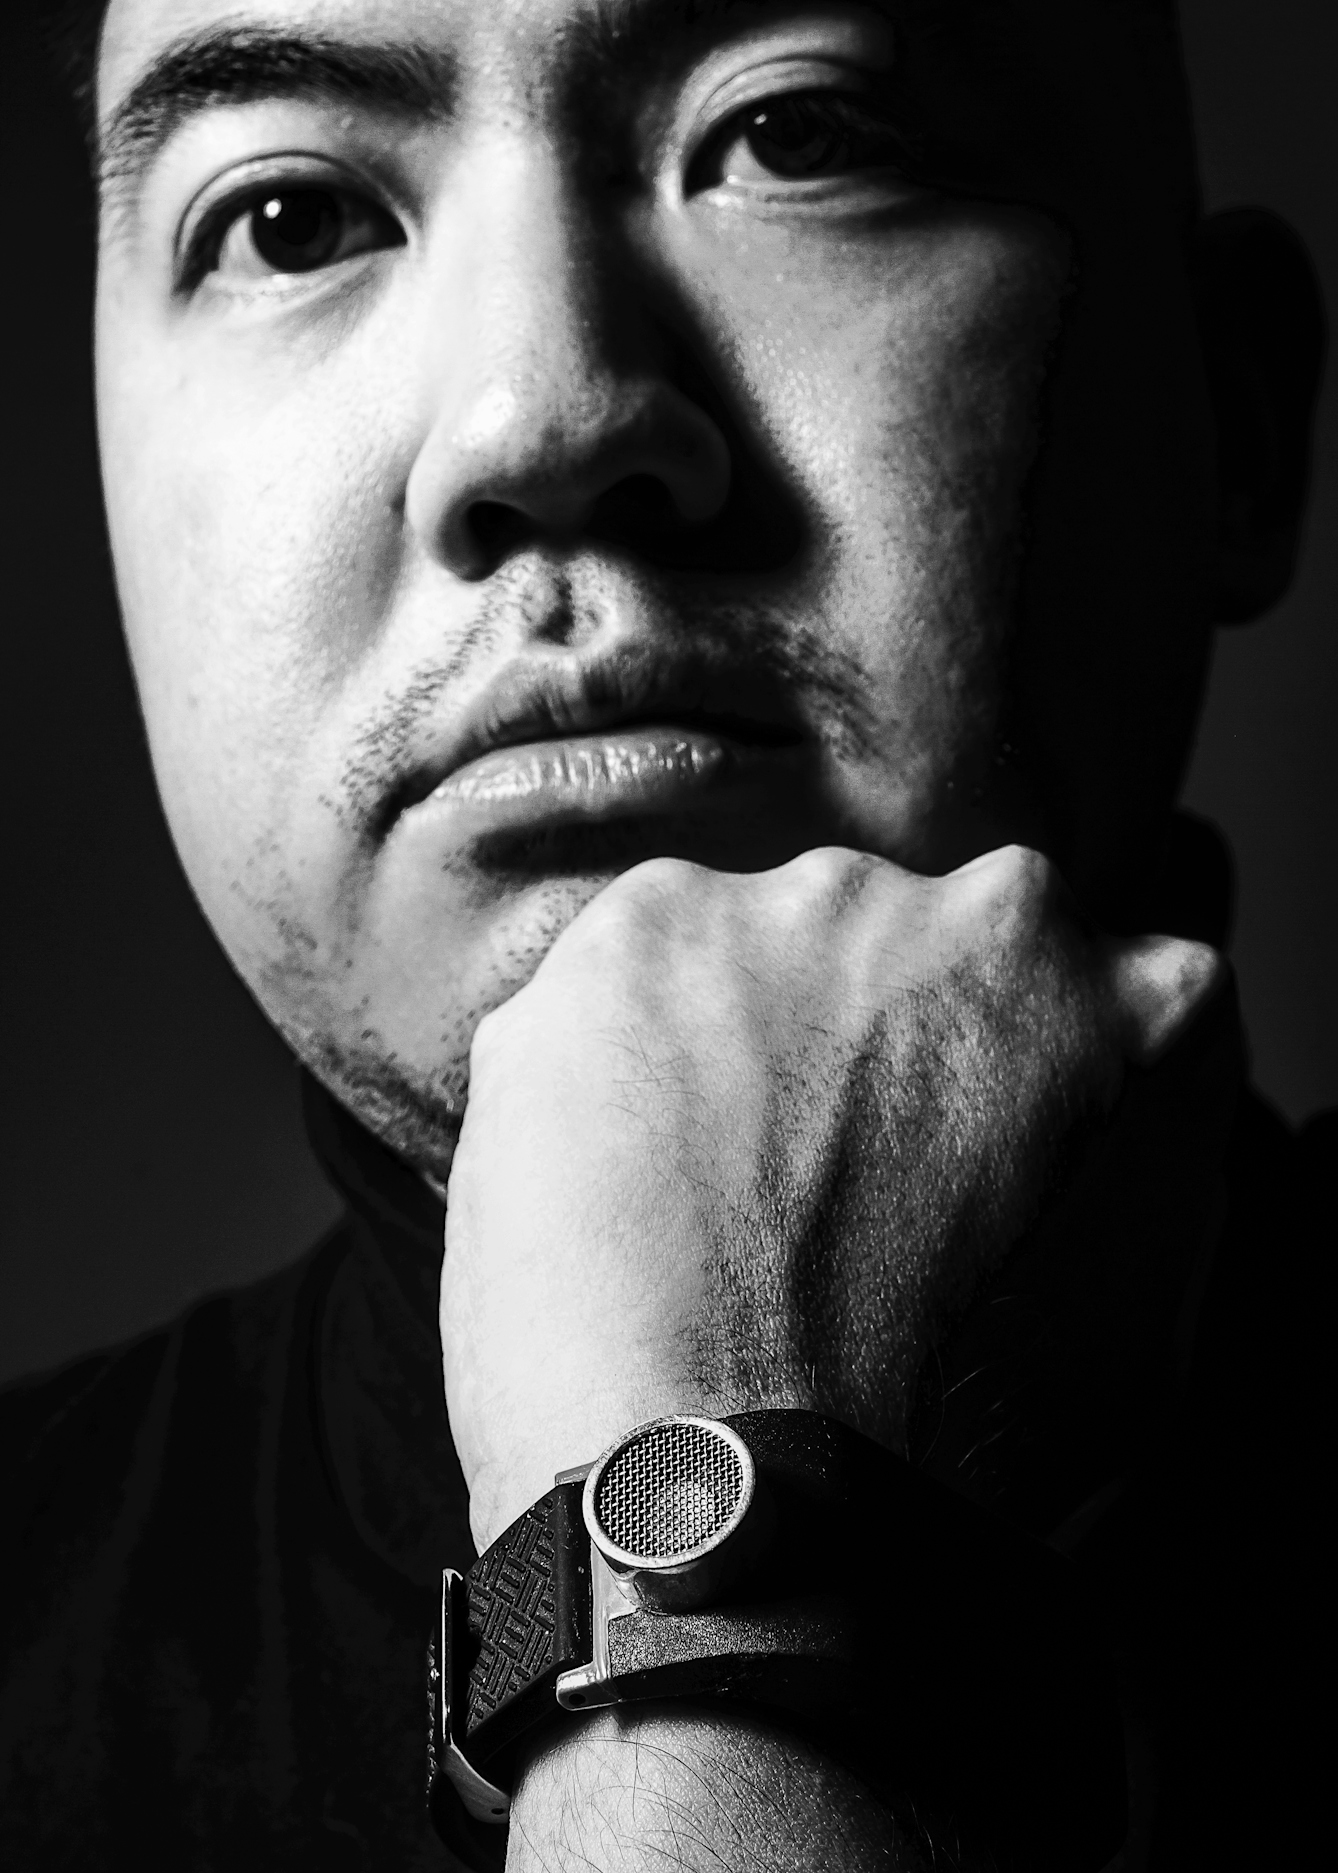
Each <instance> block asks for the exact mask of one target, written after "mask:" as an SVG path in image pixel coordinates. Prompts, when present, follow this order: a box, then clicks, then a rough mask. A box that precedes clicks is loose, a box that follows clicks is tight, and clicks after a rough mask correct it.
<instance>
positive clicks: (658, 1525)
mask: <svg viewBox="0 0 1338 1873" xmlns="http://www.w3.org/2000/svg"><path fill="white" fill-rule="evenodd" d="M751 1470H752V1462H751V1459H750V1458H749V1457H748V1454H747V1451H746V1449H745V1448H744V1446H743V1445H742V1444H741V1443H740V1442H739V1440H738V1439H737V1438H736V1437H735V1436H734V1435H733V1434H732V1433H731V1432H730V1431H729V1430H728V1429H727V1428H726V1426H724V1425H717V1424H714V1423H712V1422H711V1421H710V1420H709V1419H702V1418H664V1419H660V1420H659V1421H658V1422H656V1423H654V1424H647V1425H642V1426H641V1427H640V1429H639V1430H636V1431H633V1433H632V1435H631V1436H630V1437H628V1438H626V1439H625V1440H624V1441H623V1442H622V1443H621V1444H618V1445H616V1446H615V1447H614V1449H613V1450H612V1451H611V1452H610V1453H609V1455H608V1457H607V1458H606V1459H605V1460H604V1461H603V1463H602V1464H601V1465H600V1466H599V1472H598V1474H597V1475H596V1476H595V1477H594V1478H593V1479H592V1481H593V1483H594V1489H593V1492H592V1498H591V1508H592V1510H593V1519H594V1523H595V1528H592V1530H591V1532H592V1533H596V1530H597V1531H598V1535H602V1536H603V1537H604V1539H605V1541H607V1542H608V1543H609V1544H611V1545H612V1546H613V1547H614V1548H617V1549H619V1550H620V1551H621V1554H622V1556H623V1557H625V1558H626V1559H627V1560H629V1561H634V1562H638V1563H641V1564H643V1565H647V1566H654V1565H655V1564H656V1563H657V1562H658V1563H659V1564H660V1565H663V1564H664V1563H666V1562H672V1561H674V1560H676V1559H678V1558H680V1557H682V1556H685V1555H689V1554H692V1553H693V1552H695V1551H696V1550H698V1549H700V1548H702V1547H704V1546H708V1545H709V1544H711V1543H713V1542H714V1541H715V1540H716V1539H718V1538H719V1537H722V1536H723V1535H725V1534H726V1533H727V1532H728V1531H729V1529H730V1528H731V1527H732V1525H733V1524H734V1523H735V1521H736V1520H737V1519H738V1517H739V1516H740V1514H741V1513H742V1511H743V1510H744V1509H746V1507H747V1505H748V1500H749V1499H750V1498H751V1495H752V1475H751ZM598 1535H597V1538H598ZM601 1545H603V1544H602V1543H601Z"/></svg>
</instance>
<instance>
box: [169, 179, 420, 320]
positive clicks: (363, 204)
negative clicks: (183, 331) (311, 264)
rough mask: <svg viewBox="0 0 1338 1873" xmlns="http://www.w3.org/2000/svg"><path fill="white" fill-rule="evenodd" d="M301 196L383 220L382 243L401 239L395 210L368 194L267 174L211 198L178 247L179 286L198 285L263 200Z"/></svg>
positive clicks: (294, 273)
mask: <svg viewBox="0 0 1338 1873" xmlns="http://www.w3.org/2000/svg"><path fill="white" fill-rule="evenodd" d="M301 196H308V197H311V196H328V197H329V198H331V199H332V200H333V201H334V202H336V203H337V204H339V206H340V207H341V208H342V210H343V211H344V213H345V215H346V216H349V215H351V216H352V217H353V218H355V219H356V218H359V217H362V218H370V219H372V220H374V221H377V222H379V223H381V224H382V226H383V228H384V230H385V231H386V233H387V235H388V238H387V239H386V240H385V242H384V245H385V246H388V247H389V246H400V245H402V244H403V241H404V233H403V230H402V229H401V228H400V226H399V223H398V221H397V220H396V219H395V216H394V215H393V214H392V213H391V211H390V210H389V209H388V208H385V207H383V206H382V205H381V203H379V202H378V201H376V200H375V199H374V198H373V197H372V196H370V195H367V194H365V193H364V192H362V191H361V190H358V189H354V188H349V187H347V186H345V185H341V184H340V183H339V182H337V181H336V180H334V179H333V178H330V179H326V178H324V177H311V176H304V177H300V178H299V177H281V176H280V177H271V178H269V179H267V180H265V181H262V182H257V183H254V184H253V185H252V186H251V187H249V188H247V189H246V190H244V191H242V192H240V193H238V194H234V195H230V196H229V197H227V198H226V199H225V200H223V201H220V202H218V203H216V204H214V206H212V207H211V208H209V209H208V210H207V211H206V213H205V214H204V215H203V216H202V217H201V219H200V222H199V223H198V225H197V226H196V228H195V229H194V230H193V231H192V233H191V234H190V235H189V237H188V238H187V240H186V242H185V244H184V247H183V250H182V254H181V259H180V262H179V266H178V272H177V287H178V290H179V291H181V292H191V291H193V290H194V289H195V288H196V287H198V286H199V285H200V283H201V281H202V280H203V279H204V278H205V276H206V275H207V274H209V273H212V272H215V271H216V270H217V268H218V266H219V262H220V259H221V256H222V252H223V248H224V245H225V243H226V241H227V239H228V237H229V235H230V234H231V233H232V231H233V230H234V229H235V228H237V227H239V226H240V225H241V223H242V222H244V221H246V220H247V219H248V218H250V217H251V216H253V215H255V214H256V212H257V211H258V210H259V209H261V208H263V206H264V205H265V204H266V203H267V202H271V201H278V200H282V199H283V198H285V197H288V198H293V197H301ZM362 251H368V250H367V249H364V250H362ZM327 264H328V263H327ZM323 270H324V269H323V268H305V269H303V268H294V269H292V270H291V272H287V273H285V272H284V271H283V270H282V269H278V268H276V269H275V274H274V277H276V278H280V279H282V278H299V277H301V275H302V274H303V273H304V272H315V271H323Z"/></svg>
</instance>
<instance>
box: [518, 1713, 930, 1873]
mask: <svg viewBox="0 0 1338 1873" xmlns="http://www.w3.org/2000/svg"><path fill="white" fill-rule="evenodd" d="M921 1864H922V1855H921V1852H920V1849H919V1847H918V1846H917V1845H916V1844H915V1842H914V1841H913V1840H912V1839H911V1838H910V1837H909V1835H908V1834H907V1833H906V1832H904V1831H903V1830H902V1828H901V1827H899V1825H898V1823H897V1820H896V1819H895V1818H894V1816H893V1814H892V1813H891V1811H890V1810H889V1809H888V1808H887V1807H885V1806H884V1805H883V1804H882V1803H880V1802H879V1801H877V1800H875V1798H874V1797H873V1796H872V1795H871V1794H870V1793H869V1791H868V1790H867V1789H866V1788H865V1787H864V1786H863V1785H862V1784H861V1783H860V1782H859V1781H857V1780H856V1778H855V1777H854V1776H852V1775H850V1774H849V1773H847V1772H846V1771H845V1770H844V1769H842V1768H840V1767H839V1766H838V1765H836V1764H835V1763H833V1762H831V1761H830V1760H829V1759H828V1758H826V1757H824V1756H821V1755H819V1754H818V1753H817V1752H816V1751H815V1750H814V1749H812V1748H810V1747H809V1746H808V1745H807V1744H806V1743H805V1742H803V1741H802V1740H800V1739H799V1738H797V1737H794V1736H791V1735H789V1734H787V1733H786V1732H785V1731H783V1730H781V1729H779V1728H773V1727H772V1726H771V1725H769V1724H767V1723H766V1722H764V1721H761V1720H754V1719H748V1718H741V1717H739V1716H737V1715H733V1714H731V1715H729V1716H725V1715H719V1714H717V1713H715V1712H709V1711H705V1710H702V1709H700V1708H692V1707H688V1706H682V1707H679V1706H668V1705H656V1706H642V1707H640V1708H638V1709H634V1710H628V1709H623V1710H622V1711H606V1712H601V1713H599V1714H597V1715H595V1716H592V1717H591V1718H589V1719H588V1720H586V1722H584V1723H583V1724H582V1725H580V1726H579V1727H574V1728H572V1729H570V1730H568V1731H566V1732H564V1733H563V1734H562V1735H561V1736H559V1737H557V1738H554V1739H552V1740H550V1741H548V1742H547V1743H546V1744H545V1746H544V1747H543V1748H542V1749H541V1750H540V1751H539V1752H537V1753H536V1755H535V1757H534V1759H533V1760H532V1762H531V1763H530V1765H529V1767H528V1768H527V1770H526V1772H525V1774H524V1775H523V1777H522V1779H521V1783H520V1786H519V1788H518V1790H517V1794H516V1799H515V1801H514V1804H513V1807H512V1820H511V1844H510V1853H509V1857H508V1860H507V1868H508V1873H540V1869H542V1873H569V1870H570V1873H575V1870H576V1869H580V1873H593V1870H594V1869H598V1873H652V1869H653V1870H654V1873H678V1869H683V1870H684V1873H707V1870H708V1869H709V1873H734V1869H736V1868H737V1869H744V1868H747V1869H749V1873H763V1870H765V1873H773V1870H774V1873H790V1870H791V1869H794V1870H796V1873H797V1869H800V1868H805V1869H807V1868H817V1867H822V1868H831V1869H833V1870H834V1873H835V1870H838V1869H839V1870H842V1873H844V1870H845V1869H849V1870H850V1873H864V1870H865V1869H872V1868H878V1869H880V1873H902V1870H903V1869H904V1870H905V1873H910V1870H911V1869H918V1868H919V1867H920V1866H921Z"/></svg>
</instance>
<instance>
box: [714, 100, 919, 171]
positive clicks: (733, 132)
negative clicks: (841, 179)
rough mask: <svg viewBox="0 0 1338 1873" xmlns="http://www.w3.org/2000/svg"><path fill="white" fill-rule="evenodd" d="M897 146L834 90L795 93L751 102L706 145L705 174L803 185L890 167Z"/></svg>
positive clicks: (866, 112) (884, 128) (889, 133)
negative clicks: (708, 145) (706, 164)
mask: <svg viewBox="0 0 1338 1873" xmlns="http://www.w3.org/2000/svg"><path fill="white" fill-rule="evenodd" d="M902 154H903V151H902V148H901V145H900V143H899V141H898V139H897V137H896V135H895V133H894V132H893V130H892V129H891V128H890V126H889V125H887V124H886V123H884V122H882V121H880V120H879V118H878V117H877V116H876V115H875V114H874V113H873V112H872V111H871V110H870V109H868V108H867V107H863V106H861V105H860V104H859V103H858V102H856V100H855V99H853V98H847V97H842V96H841V95H840V94H839V93H837V92H821V91H795V92H786V93H783V94H781V95H780V96H777V97H774V98H764V99H762V100H761V101H760V102H759V103H756V104H750V105H748V107H747V108H746V109H745V110H742V111H740V112H739V113H738V114H737V116H735V117H733V118H731V119H730V121H729V123H727V124H725V125H724V126H722V128H721V131H720V133H719V134H718V135H717V136H716V137H715V138H713V139H712V142H711V145H710V149H709V152H708V153H707V155H708V164H709V172H710V173H709V174H707V175H702V176H699V177H698V178H697V182H698V186H705V187H708V188H709V187H711V186H712V185H713V184H714V183H717V182H744V183H747V182H771V181H777V180H780V181H789V182H807V181H816V180H821V179H823V178H825V177H828V176H840V175H845V174H847V173H849V172H851V171H853V170H858V169H869V168H885V167H889V166H892V167H895V166H896V164H897V162H898V160H899V159H900V157H901V156H902Z"/></svg>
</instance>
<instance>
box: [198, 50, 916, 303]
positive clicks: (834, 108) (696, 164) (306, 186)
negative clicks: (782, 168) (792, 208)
mask: <svg viewBox="0 0 1338 1873" xmlns="http://www.w3.org/2000/svg"><path fill="white" fill-rule="evenodd" d="M804 112H808V113H810V114H811V118H812V121H813V123H814V124H815V125H817V126H818V127H819V129H820V131H821V129H822V128H824V127H825V130H826V132H827V134H828V135H829V136H831V137H832V138H835V139H838V140H839V139H841V138H846V139H849V140H852V141H856V142H858V141H859V140H860V139H864V142H865V148H866V149H869V146H870V145H872V150H871V151H870V154H869V156H868V157H867V158H866V159H865V160H864V161H863V162H861V161H859V160H858V158H857V160H856V162H855V163H854V164H852V167H872V166H875V164H876V165H877V166H882V167H892V168H898V169H904V168H905V166H906V163H907V161H908V160H909V158H910V155H911V152H910V150H909V148H908V146H907V144H906V140H905V139H904V137H902V136H901V135H900V134H899V133H898V132H897V131H896V130H894V129H893V127H892V125H891V124H890V123H888V122H887V120H886V119H885V118H884V117H883V116H882V115H881V114H880V113H879V112H878V111H877V110H876V109H875V108H873V107H871V106H870V105H869V104H868V103H867V102H866V101H865V100H863V99H857V98H853V97H850V96H848V95H846V94H844V93H841V92H837V91H826V90H821V89H819V88H817V87H814V88H811V89H808V90H802V91H799V90H796V91H788V92H784V91H783V92H777V93H774V94H771V95H768V96H763V97H760V98H756V99H754V100H753V101H752V102H751V103H749V104H747V105H744V106H742V107H741V108H740V109H738V110H736V111H734V112H733V113H732V114H731V115H730V116H729V117H728V118H727V119H726V120H725V121H724V122H723V123H722V124H720V125H718V126H717V127H716V129H715V130H713V131H712V132H711V134H710V135H709V137H708V138H707V139H706V141H705V142H704V143H703V145H702V146H701V148H700V149H699V150H698V151H697V152H696V154H695V155H694V156H693V158H692V160H691V162H690V164H689V168H688V174H687V177H686V186H685V193H686V194H689V195H691V194H694V193H697V192H699V191H700V190H702V189H705V188H711V187H714V186H717V182H715V181H711V180H708V179H706V178H707V175H708V172H709V170H710V168H711V166H712V165H713V164H715V163H718V162H719V161H720V160H721V159H722V157H723V156H724V154H725V153H726V152H727V151H728V150H729V149H730V147H731V146H732V145H734V144H736V143H738V142H739V141H740V140H741V139H747V138H748V137H749V132H750V128H751V129H753V130H755V131H757V133H758V134H759V135H761V134H762V131H761V126H762V124H763V123H764V121H765V120H766V119H767V118H768V117H770V118H772V119H773V120H775V122H776V123H777V125H783V124H784V123H785V120H786V119H787V118H788V119H789V120H791V127H793V120H794V119H795V117H796V116H801V115H802V114H803V113H804ZM756 160H758V161H759V162H761V158H760V157H758V158H756ZM764 166H765V165H764ZM818 179H826V178H816V177H804V176H800V175H796V174H791V175H789V176H788V177H787V176H785V175H782V174H779V173H776V172H773V180H774V181H775V182H776V183H777V184H780V185H782V186H783V185H784V184H785V183H786V182H789V183H791V184H793V183H797V182H802V181H806V180H818ZM301 196H308V197H312V196H327V197H329V198H331V199H332V200H333V201H334V202H336V203H338V204H339V205H340V207H341V209H342V210H343V212H344V214H345V216H346V217H347V216H349V215H350V214H351V215H352V216H353V217H354V218H357V217H363V218H370V219H371V220H373V221H376V222H379V223H380V224H381V227H382V231H383V232H385V234H386V236H387V238H386V239H385V240H384V242H382V243H379V244H380V245H384V246H386V247H390V246H400V245H403V242H404V238H405V237H404V232H403V229H402V228H401V227H400V225H399V223H398V221H397V220H396V219H395V217H394V215H393V214H392V213H391V212H390V210H389V209H387V208H385V207H383V206H382V205H381V204H380V203H379V202H377V201H375V200H374V199H373V198H372V197H370V196H368V195H366V194H364V193H362V192H361V191H359V190H356V189H352V188H349V187H341V186H340V184H339V183H338V182H337V181H336V180H334V179H333V178H330V179H329V180H327V179H325V178H323V177H319V178H318V177H304V178H301V179H297V178H291V179H286V178H282V177H271V178H269V179H267V180H265V181H258V182H256V183H254V184H252V185H251V186H250V187H249V188H247V189H246V190H245V191H244V192H241V193H238V194H235V195H232V196H229V197H228V198H227V199H226V200H224V201H220V202H218V203H216V204H215V205H214V206H213V207H211V208H210V209H208V210H207V211H206V213H205V214H204V215H203V216H202V218H201V220H200V222H199V224H198V225H197V227H196V228H195V229H194V231H193V232H192V233H191V235H190V236H189V238H188V239H187V241H186V243H185V245H184V248H183V252H182V256H181V260H180V263H179V268H178V290H179V291H182V292H186V293H189V292H192V291H194V290H195V289H196V288H197V287H198V286H199V285H200V283H201V282H202V281H203V280H204V278H205V277H206V276H207V275H208V274H210V273H212V272H215V271H217V270H218V267H219V264H220V260H221V257H222V253H223V248H224V245H225V243H226V242H227V240H228V237H229V236H230V234H231V233H232V232H233V230H234V229H235V228H237V227H238V226H239V225H240V224H241V223H242V222H243V221H244V220H246V219H247V218H248V217H251V216H254V215H255V214H256V212H257V210H259V209H261V208H262V207H263V206H264V205H265V204H266V203H267V202H272V201H278V200H281V199H283V198H284V197H289V198H296V197H301ZM371 250H372V243H369V244H368V247H366V248H363V249H361V250H359V251H361V252H367V251H371ZM333 264H337V263H336V262H335V261H333V260H331V261H326V262H321V263H318V264H317V265H314V266H312V267H307V268H296V267H295V268H291V269H283V268H280V267H277V266H276V267H275V269H274V272H273V274H272V275H271V276H270V277H273V278H278V279H292V278H300V277H302V276H303V275H304V274H305V273H308V272H322V271H325V270H326V268H327V267H328V266H330V265H333Z"/></svg>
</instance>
